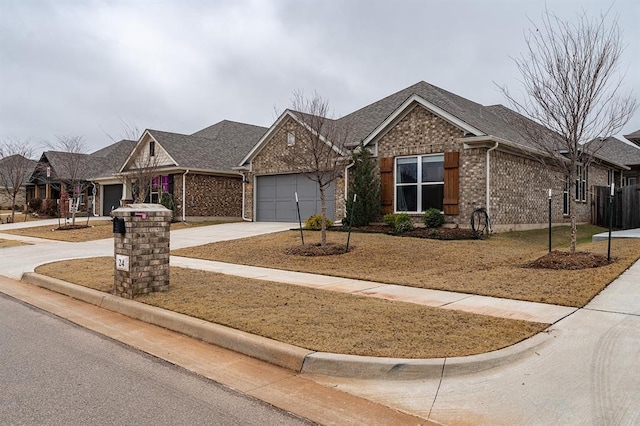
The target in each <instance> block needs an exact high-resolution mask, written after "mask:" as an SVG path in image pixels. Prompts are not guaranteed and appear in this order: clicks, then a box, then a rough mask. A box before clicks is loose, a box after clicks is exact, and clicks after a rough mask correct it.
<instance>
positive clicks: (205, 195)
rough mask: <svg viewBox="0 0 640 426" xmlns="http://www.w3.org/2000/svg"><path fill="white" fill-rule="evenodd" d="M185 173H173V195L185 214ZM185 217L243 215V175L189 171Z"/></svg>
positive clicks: (179, 212)
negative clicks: (183, 195)
mask: <svg viewBox="0 0 640 426" xmlns="http://www.w3.org/2000/svg"><path fill="white" fill-rule="evenodd" d="M183 176H184V175H183V174H176V175H174V179H173V198H174V201H175V203H176V207H177V212H178V215H179V216H182V179H183ZM186 192H187V200H186V201H187V202H186V212H185V216H201V217H240V215H241V213H242V176H240V175H238V176H237V177H236V176H217V175H203V174H195V173H194V174H192V173H189V174H187V180H186Z"/></svg>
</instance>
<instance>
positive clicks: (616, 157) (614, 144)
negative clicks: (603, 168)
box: [590, 136, 640, 166]
mask: <svg viewBox="0 0 640 426" xmlns="http://www.w3.org/2000/svg"><path fill="white" fill-rule="evenodd" d="M590 143H593V141H592V142H590ZM597 155H598V156H599V157H604V158H605V159H607V160H610V161H613V162H615V163H618V164H624V165H625V166H637V165H640V147H638V146H636V145H631V144H629V143H626V142H624V141H621V140H620V139H617V138H614V137H613V136H612V137H609V138H606V139H605V140H604V141H603V144H602V147H601V148H600V149H598V152H597Z"/></svg>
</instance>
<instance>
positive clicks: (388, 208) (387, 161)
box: [380, 157, 394, 214]
mask: <svg viewBox="0 0 640 426" xmlns="http://www.w3.org/2000/svg"><path fill="white" fill-rule="evenodd" d="M380 187H381V189H380V201H381V203H382V214H387V213H393V187H394V185H393V157H386V158H381V159H380Z"/></svg>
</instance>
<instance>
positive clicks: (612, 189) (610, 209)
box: [607, 182, 616, 262]
mask: <svg viewBox="0 0 640 426" xmlns="http://www.w3.org/2000/svg"><path fill="white" fill-rule="evenodd" d="M615 188H616V184H615V183H614V182H611V194H610V195H609V242H608V244H607V262H611V229H612V228H613V198H614V195H615V191H616V189H615Z"/></svg>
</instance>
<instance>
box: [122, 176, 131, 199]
mask: <svg viewBox="0 0 640 426" xmlns="http://www.w3.org/2000/svg"><path fill="white" fill-rule="evenodd" d="M131 200H133V198H132V193H131V179H129V178H128V177H126V178H124V182H123V183H122V199H121V203H120V204H121V205H124V204H126V203H125V202H126V201H131Z"/></svg>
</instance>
